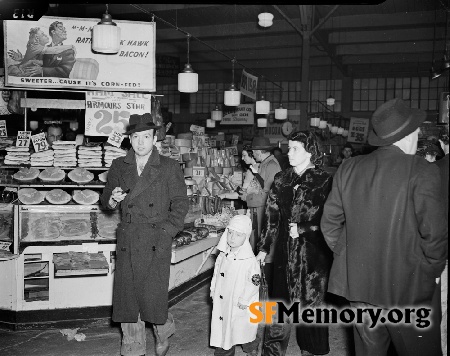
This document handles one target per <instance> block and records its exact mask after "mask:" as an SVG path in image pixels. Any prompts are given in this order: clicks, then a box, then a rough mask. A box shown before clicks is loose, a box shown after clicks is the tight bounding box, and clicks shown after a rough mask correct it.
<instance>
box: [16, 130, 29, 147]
mask: <svg viewBox="0 0 450 356" xmlns="http://www.w3.org/2000/svg"><path fill="white" fill-rule="evenodd" d="M30 139H31V131H18V132H17V140H16V147H30Z"/></svg>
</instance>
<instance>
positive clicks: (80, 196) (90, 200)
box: [73, 189, 100, 205]
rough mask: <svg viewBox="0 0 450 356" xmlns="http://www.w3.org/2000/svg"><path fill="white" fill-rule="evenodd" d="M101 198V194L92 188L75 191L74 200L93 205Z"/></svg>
mask: <svg viewBox="0 0 450 356" xmlns="http://www.w3.org/2000/svg"><path fill="white" fill-rule="evenodd" d="M99 198H100V194H98V193H97V192H95V191H93V190H91V189H83V190H74V191H73V200H74V201H75V202H77V203H78V204H83V205H92V204H95V203H97V202H98V199H99Z"/></svg>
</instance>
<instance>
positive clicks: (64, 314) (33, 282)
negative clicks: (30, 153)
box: [0, 166, 219, 329]
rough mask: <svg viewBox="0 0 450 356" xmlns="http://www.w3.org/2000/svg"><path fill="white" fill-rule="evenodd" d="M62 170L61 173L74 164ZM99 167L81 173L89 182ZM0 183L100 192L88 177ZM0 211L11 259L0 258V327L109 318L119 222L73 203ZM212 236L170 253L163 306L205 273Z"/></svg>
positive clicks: (210, 262) (100, 186)
mask: <svg viewBox="0 0 450 356" xmlns="http://www.w3.org/2000/svg"><path fill="white" fill-rule="evenodd" d="M3 168H7V169H16V170H17V169H19V167H13V166H8V167H3ZM37 168H39V169H43V168H45V167H37ZM62 169H64V170H65V171H69V170H71V169H74V167H70V168H62ZM107 169H108V168H95V169H91V168H89V169H88V170H89V171H93V172H94V174H95V176H96V178H97V174H99V173H101V172H103V171H105V170H107ZM66 179H67V178H66ZM0 186H8V189H12V190H14V189H15V190H17V191H18V190H19V189H21V188H35V189H37V190H42V191H48V190H51V189H55V188H59V189H63V190H65V191H67V192H68V193H69V194H71V193H72V192H73V190H75V189H83V188H88V189H91V190H97V191H98V192H99V193H101V191H102V190H103V188H104V183H102V182H99V181H98V180H95V179H94V181H92V182H90V183H88V184H76V183H73V182H61V183H60V184H46V183H43V182H39V181H36V182H33V183H27V184H17V183H16V182H15V181H13V183H10V182H8V183H7V184H5V183H0ZM2 206H3V208H2V209H0V213H1V214H3V215H2V216H3V219H6V218H5V216H6V217H7V216H8V214H10V215H11V219H10V229H11V231H9V232H8V234H9V235H8V236H9V237H5V236H3V235H5V233H4V232H3V235H1V236H3V239H2V238H0V246H1V243H2V241H1V240H3V242H4V243H7V242H8V239H10V240H11V243H12V252H13V253H14V255H15V258H12V259H7V260H3V261H0V285H1V288H0V325H3V326H7V327H10V328H13V329H20V328H26V327H29V326H30V325H34V326H36V325H40V324H42V325H45V324H46V323H57V322H60V321H64V320H66V321H70V320H75V319H91V318H108V317H110V316H111V304H112V289H113V288H112V286H113V280H114V271H115V249H116V238H115V229H112V226H117V223H118V222H119V221H120V216H119V212H118V211H117V210H116V211H108V210H103V209H102V208H101V206H100V205H98V204H93V205H79V204H77V203H75V202H73V201H71V202H70V203H68V204H65V205H52V204H50V203H46V202H42V203H40V204H35V205H23V204H21V203H20V202H19V201H16V202H15V203H13V204H2ZM5 214H6V215H5ZM2 216H0V218H1V217H2ZM218 239H219V236H217V235H212V236H209V237H208V238H205V239H203V240H199V241H197V242H195V243H191V244H190V245H187V246H182V247H178V248H176V249H174V250H173V251H172V260H171V262H172V263H171V275H170V281H169V298H170V299H171V303H175V302H176V301H177V300H179V299H181V298H182V297H183V295H187V294H188V293H190V291H192V290H194V289H195V287H196V286H197V285H198V284H199V283H203V282H205V280H206V279H207V278H208V277H209V276H210V275H211V274H212V267H213V266H214V259H213V258H211V256H210V253H211V251H212V249H213V248H214V246H215V245H216V244H217V242H218Z"/></svg>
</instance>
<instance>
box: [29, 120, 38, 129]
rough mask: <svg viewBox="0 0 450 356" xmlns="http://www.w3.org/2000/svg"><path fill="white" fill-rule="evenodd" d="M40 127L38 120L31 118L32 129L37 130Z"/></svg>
mask: <svg viewBox="0 0 450 356" xmlns="http://www.w3.org/2000/svg"><path fill="white" fill-rule="evenodd" d="M38 127H39V123H38V122H37V121H35V120H31V121H30V129H31V130H33V131H34V130H36V129H37V128H38Z"/></svg>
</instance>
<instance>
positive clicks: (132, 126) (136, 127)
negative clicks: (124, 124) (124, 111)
mask: <svg viewBox="0 0 450 356" xmlns="http://www.w3.org/2000/svg"><path fill="white" fill-rule="evenodd" d="M159 128H161V126H156V125H155V124H154V123H153V120H152V116H151V115H150V114H149V113H145V114H142V115H138V114H133V115H131V116H130V122H129V126H128V131H127V132H125V134H124V135H130V134H132V133H134V132H140V131H146V130H151V129H154V130H157V129H159Z"/></svg>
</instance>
